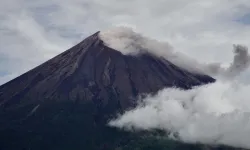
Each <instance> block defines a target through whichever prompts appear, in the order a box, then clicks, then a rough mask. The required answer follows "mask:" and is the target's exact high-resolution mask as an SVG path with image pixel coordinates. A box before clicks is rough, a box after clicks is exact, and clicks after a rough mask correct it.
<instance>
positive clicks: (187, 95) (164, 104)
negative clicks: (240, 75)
mask: <svg viewBox="0 0 250 150" xmlns="http://www.w3.org/2000/svg"><path fill="white" fill-rule="evenodd" d="M249 90H250V85H242V84H240V83H238V82H236V81H234V82H222V81H217V82H216V83H212V84H209V85H204V86H201V87H196V88H194V89H191V90H187V91H184V90H181V89H172V88H167V89H164V90H162V91H159V92H158V94H156V95H149V96H148V97H146V98H145V99H143V100H142V101H141V103H139V104H138V106H137V107H136V108H135V109H133V110H130V111H127V112H125V114H123V115H121V116H119V117H118V118H117V119H115V120H112V121H111V122H109V125H110V126H114V127H118V128H122V129H126V130H152V129H161V130H165V131H166V132H167V133H168V136H169V137H170V138H174V139H175V140H180V141H183V142H187V143H203V144H211V145H228V146H233V147H242V148H250V144H249V143H250V140H249V132H250V122H249V119H250V101H249V97H250V94H249Z"/></svg>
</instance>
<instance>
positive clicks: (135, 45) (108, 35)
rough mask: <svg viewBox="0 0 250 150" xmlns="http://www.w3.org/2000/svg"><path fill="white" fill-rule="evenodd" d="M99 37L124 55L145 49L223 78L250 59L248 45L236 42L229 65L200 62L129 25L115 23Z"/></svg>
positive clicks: (231, 75) (240, 70) (176, 63)
mask: <svg viewBox="0 0 250 150" xmlns="http://www.w3.org/2000/svg"><path fill="white" fill-rule="evenodd" d="M99 37H100V38H101V39H102V40H103V41H104V43H105V44H106V46H108V47H111V48H113V49H115V50H118V51H120V52H121V53H123V54H124V55H138V54H141V53H145V52H146V53H151V54H153V55H155V56H158V57H163V58H165V59H167V60H169V61H170V62H172V63H173V64H175V65H177V66H179V67H181V68H182V69H185V70H188V71H190V72H194V73H199V74H207V75H211V76H213V77H217V78H220V76H223V77H227V78H228V77H229V78H232V77H234V76H236V75H238V74H239V72H242V71H243V70H244V69H245V68H247V67H248V66H249V62H250V56H249V53H248V49H247V47H245V46H242V45H234V49H233V52H234V59H233V61H232V63H231V64H230V65H229V67H228V68H224V67H222V66H221V64H220V63H217V62H215V63H202V62H199V61H197V60H195V59H193V58H191V57H189V56H187V55H185V54H184V53H182V52H180V51H178V50H175V49H174V48H173V47H172V46H171V45H170V44H169V43H167V42H161V41H157V40H154V39H150V38H147V37H145V36H143V35H141V34H139V33H136V32H134V31H133V30H132V29H131V28H128V27H115V28H112V29H110V30H107V31H103V32H100V34H99Z"/></svg>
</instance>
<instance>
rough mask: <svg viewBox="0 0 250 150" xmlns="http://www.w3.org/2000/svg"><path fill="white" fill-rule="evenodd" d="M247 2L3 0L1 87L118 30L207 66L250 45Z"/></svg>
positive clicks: (0, 8) (0, 9)
mask: <svg viewBox="0 0 250 150" xmlns="http://www.w3.org/2000/svg"><path fill="white" fill-rule="evenodd" d="M249 7H250V1H249V0H237V1H235V0H209V1H207V0H189V1H187V0H154V1H152V0H126V1H117V0H36V1H33V0H8V1H3V0H0V84H2V83H5V82H6V81H8V80H10V79H12V78H14V77H16V76H18V75H20V74H22V73H24V72H26V71H28V70H29V69H31V68H33V67H35V66H37V65H38V64H40V63H42V62H44V61H46V60H48V59H49V58H52V57H53V56H55V55H57V54H59V53H61V52H63V51H65V50H66V49H68V48H70V47H71V46H73V45H75V44H76V43H77V42H80V41H81V40H82V39H84V38H85V37H86V36H88V35H90V34H92V33H94V32H96V31H98V30H106V29H108V28H111V27H112V26H116V25H126V26H131V27H133V28H134V29H135V30H136V31H138V32H140V33H143V34H144V35H145V36H149V37H151V38H155V39H158V40H161V41H168V43H170V44H171V46H173V47H174V49H175V50H177V51H181V52H183V53H185V54H188V55H189V56H190V57H193V58H196V59H197V60H200V61H204V62H214V61H218V62H224V63H228V62H229V61H230V60H231V59H232V57H233V54H232V52H231V51H232V45H233V44H243V45H246V46H248V47H249V46H250V44H249V38H250V26H249V25H250V17H249V16H250V11H249V10H250V9H249Z"/></svg>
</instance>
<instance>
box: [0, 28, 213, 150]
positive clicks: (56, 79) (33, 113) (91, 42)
mask: <svg viewBox="0 0 250 150" xmlns="http://www.w3.org/2000/svg"><path fill="white" fill-rule="evenodd" d="M99 34H100V32H97V33H95V34H93V35H91V36H89V37H88V38H86V39H85V40H83V41H82V42H80V43H79V44H77V45H76V46H74V47H72V48H70V49H69V50H67V51H65V52H63V53H62V54H60V55H58V56H56V57H54V58H52V59H51V60H49V61H47V62H45V63H44V64H42V65H40V66H38V67H36V68H34V69H32V70H31V71H29V72H27V73H25V74H23V75H21V76H19V77H17V78H16V79H14V80H12V81H10V82H8V83H6V84H4V85H2V86H1V87H0V117H1V119H0V141H1V143H0V149H1V150H2V149H9V150H10V149H63V148H65V149H67V148H69V147H70V148H71V149H72V148H73V149H83V148H86V147H89V149H101V148H100V147H102V148H103V149H105V147H106V146H103V141H105V140H106V139H107V136H108V137H109V136H110V135H109V134H111V133H110V132H108V133H106V130H105V131H104V129H103V128H105V124H106V122H107V120H109V119H111V118H110V116H114V115H116V113H117V112H121V111H124V110H126V109H128V108H130V107H134V105H135V103H136V99H137V97H138V96H139V95H140V94H147V93H155V92H157V91H158V90H160V89H162V88H164V87H179V88H183V89H189V88H191V87H192V86H196V85H201V84H206V83H210V82H214V81H215V80H214V79H213V78H211V77H209V76H207V75H204V74H200V73H193V72H190V71H188V70H185V69H183V68H180V67H178V66H176V65H175V64H173V63H172V62H170V61H169V60H167V59H165V58H163V57H159V56H157V55H154V54H152V53H150V52H149V51H144V49H142V51H143V52H142V53H137V54H136V55H126V54H124V53H122V52H120V51H117V50H115V49H113V48H110V47H109V46H108V44H106V43H105V42H104V41H103V40H102V39H101V38H100V37H101V36H100V35H99ZM138 48H140V47H138ZM121 141H123V140H122V139H121ZM106 143H110V141H109V142H108V141H106ZM111 143H112V142H111ZM116 144H117V143H116ZM93 145H95V146H96V147H95V148H94V147H93ZM104 145H105V144H104ZM91 146H92V147H91ZM111 147H112V146H111ZM87 149H88V148H87Z"/></svg>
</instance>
